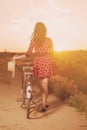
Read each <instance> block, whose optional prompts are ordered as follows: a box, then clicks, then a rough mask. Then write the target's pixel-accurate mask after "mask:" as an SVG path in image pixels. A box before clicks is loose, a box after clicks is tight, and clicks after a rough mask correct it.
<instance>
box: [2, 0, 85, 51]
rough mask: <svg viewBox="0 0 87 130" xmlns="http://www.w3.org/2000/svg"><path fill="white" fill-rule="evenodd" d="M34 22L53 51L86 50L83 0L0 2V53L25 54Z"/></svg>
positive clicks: (14, 0)
mask: <svg viewBox="0 0 87 130" xmlns="http://www.w3.org/2000/svg"><path fill="white" fill-rule="evenodd" d="M38 21H41V22H43V23H44V24H45V25H46V27H47V31H48V37H51V39H52V41H53V44H54V49H55V50H72V49H73V50H78V49H87V0H0V51H3V50H5V49H7V51H26V50H27V48H28V45H29V37H30V36H31V34H32V32H33V29H34V25H35V24H36V22H38Z"/></svg>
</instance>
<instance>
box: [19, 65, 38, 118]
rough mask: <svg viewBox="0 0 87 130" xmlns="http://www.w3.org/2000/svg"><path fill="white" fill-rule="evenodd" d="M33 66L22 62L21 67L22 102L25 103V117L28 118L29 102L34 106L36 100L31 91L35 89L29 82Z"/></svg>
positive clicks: (33, 91)
mask: <svg viewBox="0 0 87 130" xmlns="http://www.w3.org/2000/svg"><path fill="white" fill-rule="evenodd" d="M32 70H33V67H32V66H31V64H30V63H25V64H23V67H22V104H21V107H23V105H25V104H26V105H27V106H26V108H27V112H26V118H27V119H29V114H30V105H31V102H32V103H33V104H34V105H35V106H36V102H35V101H34V99H33V93H35V90H33V88H32V85H31V84H30V83H31V78H32V76H33V72H32Z"/></svg>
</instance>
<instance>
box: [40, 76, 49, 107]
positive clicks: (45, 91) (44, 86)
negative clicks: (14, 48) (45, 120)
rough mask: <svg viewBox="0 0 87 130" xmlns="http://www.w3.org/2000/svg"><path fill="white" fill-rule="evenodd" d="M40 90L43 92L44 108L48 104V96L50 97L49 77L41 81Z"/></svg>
mask: <svg viewBox="0 0 87 130" xmlns="http://www.w3.org/2000/svg"><path fill="white" fill-rule="evenodd" d="M40 83H41V84H40V90H41V93H42V101H43V104H42V105H43V108H45V105H46V104H47V98H48V78H44V79H42V80H41V81H40Z"/></svg>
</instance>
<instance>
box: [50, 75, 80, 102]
mask: <svg viewBox="0 0 87 130" xmlns="http://www.w3.org/2000/svg"><path fill="white" fill-rule="evenodd" d="M49 90H50V93H53V94H54V95H56V96H58V97H60V98H61V99H62V100H65V99H67V98H69V97H70V96H71V95H74V94H75V93H77V91H78V89H77V85H76V84H75V82H74V81H71V80H68V79H67V78H65V77H61V76H58V75H54V76H53V77H51V78H50V80H49Z"/></svg>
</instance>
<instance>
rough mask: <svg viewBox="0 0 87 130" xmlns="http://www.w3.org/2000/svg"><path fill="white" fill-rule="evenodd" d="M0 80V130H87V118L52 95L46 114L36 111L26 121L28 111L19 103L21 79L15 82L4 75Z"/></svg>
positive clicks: (0, 76)
mask: <svg viewBox="0 0 87 130" xmlns="http://www.w3.org/2000/svg"><path fill="white" fill-rule="evenodd" d="M7 77H8V76H7ZM0 78H1V79H0V81H1V82H0V130H87V117H85V115H83V114H81V113H79V112H77V111H76V109H75V108H72V107H69V106H67V105H66V104H64V103H62V102H61V101H60V99H59V98H57V97H54V96H52V95H50V96H49V105H50V107H49V109H48V110H47V112H46V113H41V112H39V111H34V112H33V113H31V119H29V120H28V119H26V110H25V109H21V108H20V104H21V102H18V101H17V98H19V97H20V87H19V86H20V83H19V78H17V80H15V79H14V82H12V81H10V80H7V78H6V75H5V76H4V75H3V74H2V75H0ZM8 78H9V77H8Z"/></svg>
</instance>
